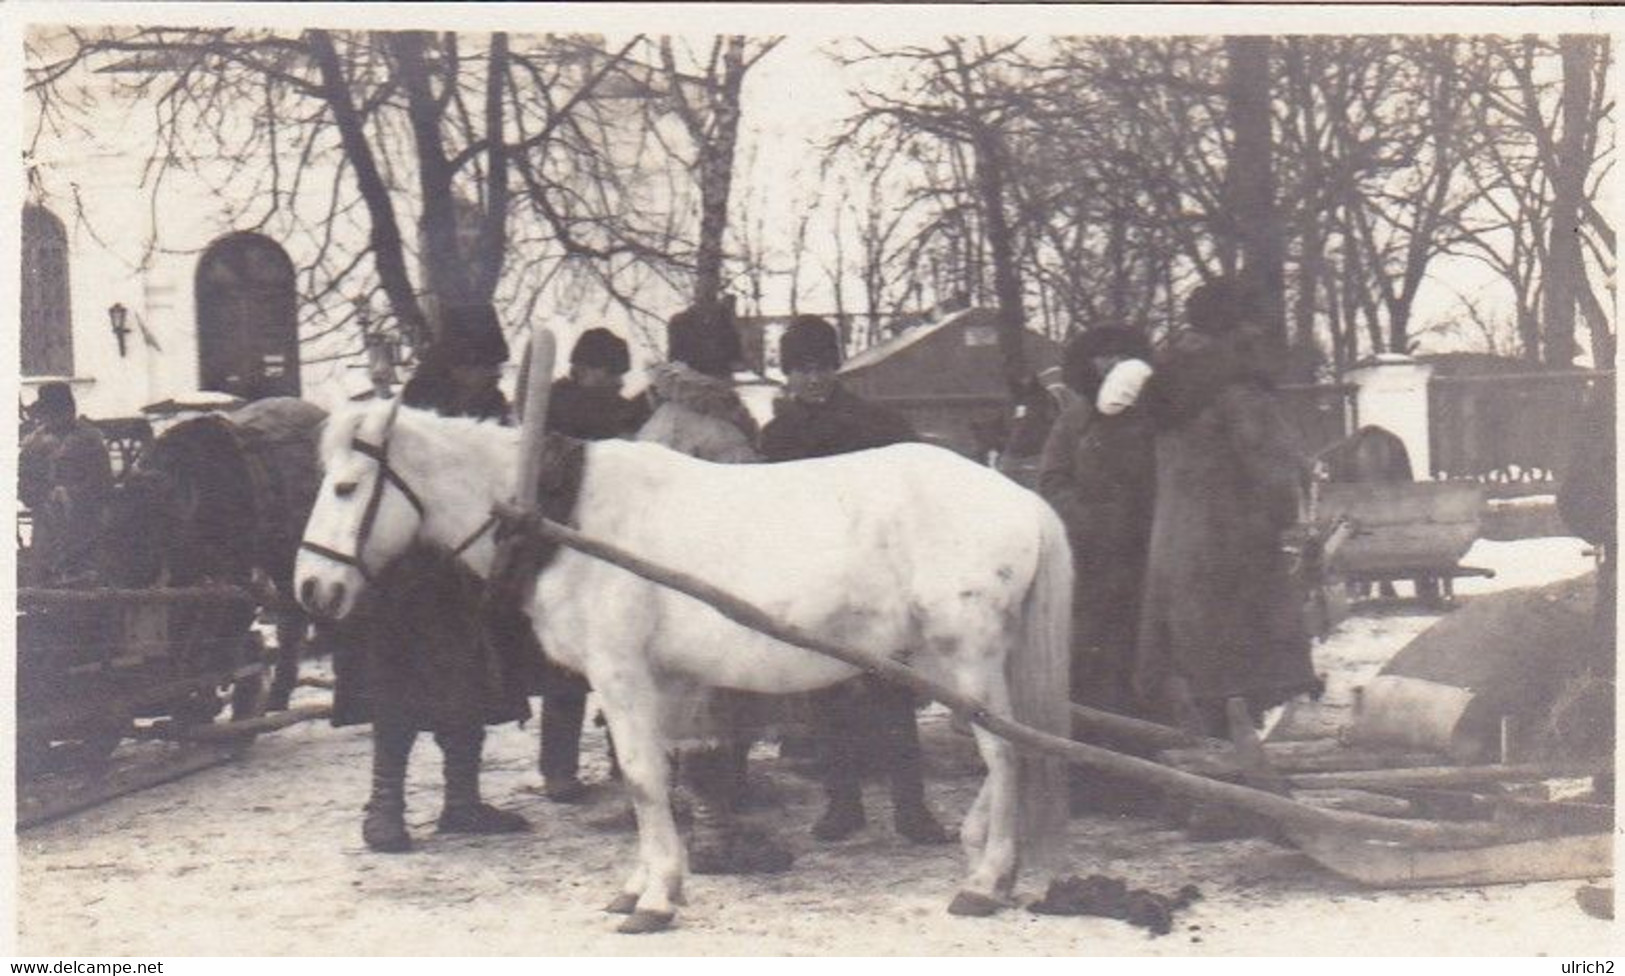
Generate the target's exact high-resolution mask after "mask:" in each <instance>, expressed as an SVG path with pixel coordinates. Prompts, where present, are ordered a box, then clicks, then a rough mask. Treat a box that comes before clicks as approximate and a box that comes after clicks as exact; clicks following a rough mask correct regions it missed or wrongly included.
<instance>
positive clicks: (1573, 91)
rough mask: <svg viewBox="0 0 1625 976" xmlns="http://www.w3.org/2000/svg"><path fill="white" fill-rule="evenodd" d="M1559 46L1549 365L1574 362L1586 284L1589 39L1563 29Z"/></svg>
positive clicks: (1549, 277)
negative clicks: (1583, 222) (1577, 316)
mask: <svg viewBox="0 0 1625 976" xmlns="http://www.w3.org/2000/svg"><path fill="white" fill-rule="evenodd" d="M1560 44H1561V47H1562V52H1563V135H1562V139H1561V141H1560V143H1559V145H1558V154H1557V172H1555V173H1554V174H1552V224H1551V230H1552V237H1551V247H1550V249H1549V250H1548V252H1547V254H1548V257H1547V264H1546V304H1545V315H1544V316H1543V322H1542V326H1543V330H1544V332H1545V336H1544V337H1543V338H1544V343H1543V345H1544V347H1545V348H1544V353H1545V355H1544V359H1545V361H1546V364H1547V365H1548V366H1559V367H1566V366H1570V365H1573V363H1574V356H1575V353H1576V352H1578V348H1577V347H1576V345H1575V341H1574V310H1575V305H1576V303H1577V302H1578V300H1579V293H1580V289H1582V288H1584V287H1585V273H1586V271H1585V256H1584V254H1583V253H1582V251H1581V247H1580V233H1581V231H1580V210H1581V206H1582V203H1583V198H1584V196H1585V175H1586V170H1587V169H1589V168H1590V165H1589V164H1590V160H1588V159H1587V158H1586V154H1585V152H1584V147H1585V145H1586V143H1587V135H1588V133H1587V129H1588V123H1587V110H1588V108H1589V106H1590V104H1591V69H1592V61H1593V58H1594V53H1593V52H1594V42H1593V41H1592V39H1591V38H1589V37H1585V36H1582V35H1575V34H1566V35H1564V36H1563V37H1562V39H1561V41H1560Z"/></svg>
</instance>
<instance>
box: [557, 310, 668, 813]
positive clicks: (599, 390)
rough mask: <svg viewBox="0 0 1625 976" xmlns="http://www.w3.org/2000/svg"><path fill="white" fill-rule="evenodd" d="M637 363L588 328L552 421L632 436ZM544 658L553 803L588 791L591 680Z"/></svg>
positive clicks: (561, 385)
mask: <svg viewBox="0 0 1625 976" xmlns="http://www.w3.org/2000/svg"><path fill="white" fill-rule="evenodd" d="M631 368H632V359H631V355H630V352H629V350H628V349H627V346H626V342H625V341H623V340H622V339H621V338H620V337H619V336H617V335H616V334H615V333H613V332H611V331H609V330H608V329H588V330H587V331H585V332H583V333H581V337H580V338H579V339H577V340H576V344H575V347H574V348H573V349H571V350H570V375H569V376H566V377H565V378H564V379H561V380H559V381H558V382H557V383H554V384H553V390H552V393H550V394H549V395H548V400H547V426H548V429H549V430H553V431H557V432H558V433H560V434H563V435H565V436H566V437H577V438H580V439H581V440H588V441H599V440H608V439H610V438H614V437H631V436H633V435H635V434H636V433H637V431H638V428H639V427H640V426H642V424H643V421H644V420H645V419H646V414H645V411H644V410H642V409H640V408H641V405H642V404H641V402H634V401H631V400H628V399H626V398H625V397H623V396H621V384H622V382H623V381H624V380H625V379H626V373H627V371H628V370H629V369H631ZM543 653H544V658H543V662H542V671H541V681H540V683H541V691H542V731H541V740H542V742H541V746H542V748H541V757H540V759H539V761H538V766H539V768H540V770H541V773H542V792H543V795H545V796H546V797H547V798H548V799H549V800H552V801H553V802H554V803H574V802H577V801H579V800H581V799H582V798H584V797H585V796H586V786H585V785H584V784H583V783H582V782H581V780H580V778H579V773H580V766H581V723H582V720H583V719H584V718H585V717H586V713H587V692H588V690H589V689H588V687H587V681H586V679H585V678H583V677H581V675H579V674H576V673H575V672H574V671H571V670H569V669H568V668H564V667H561V666H559V665H557V664H555V663H553V660H552V658H550V657H546V656H545V653H546V648H543Z"/></svg>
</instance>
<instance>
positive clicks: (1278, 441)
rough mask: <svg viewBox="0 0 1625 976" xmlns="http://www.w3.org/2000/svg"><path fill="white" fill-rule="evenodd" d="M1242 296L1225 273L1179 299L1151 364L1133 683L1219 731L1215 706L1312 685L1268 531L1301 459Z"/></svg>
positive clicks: (1290, 492)
mask: <svg viewBox="0 0 1625 976" xmlns="http://www.w3.org/2000/svg"><path fill="white" fill-rule="evenodd" d="M1252 307H1253V306H1252V301H1251V295H1250V292H1249V291H1248V290H1246V289H1245V288H1243V287H1242V286H1240V285H1239V284H1238V283H1237V282H1236V281H1235V280H1234V279H1231V278H1219V279H1216V280H1214V281H1211V282H1208V283H1206V284H1204V285H1202V286H1201V287H1199V288H1197V289H1196V291H1195V292H1194V293H1193V294H1192V295H1191V297H1190V299H1189V301H1188V302H1187V303H1186V306H1185V308H1186V316H1187V318H1188V320H1189V322H1190V328H1189V329H1187V330H1185V331H1183V332H1181V333H1179V334H1178V335H1176V336H1175V337H1174V339H1173V341H1172V342H1171V344H1170V346H1169V348H1168V349H1167V350H1166V354H1165V355H1164V356H1163V357H1162V359H1161V360H1160V361H1159V362H1158V363H1157V364H1156V373H1155V375H1153V376H1152V377H1151V380H1150V383H1149V384H1148V386H1147V390H1146V396H1147V399H1148V401H1149V402H1148V406H1149V407H1150V408H1151V419H1152V423H1153V426H1154V429H1155V432H1156V510H1155V514H1154V515H1153V517H1152V524H1151V542H1150V553H1149V558H1148V564H1147V568H1146V591H1145V604H1144V609H1143V611H1142V613H1141V621H1140V635H1139V660H1138V661H1137V663H1136V673H1135V684H1136V687H1137V688H1138V689H1139V692H1140V694H1141V695H1142V697H1144V698H1145V699H1146V700H1147V701H1148V702H1152V703H1154V704H1155V705H1156V706H1157V707H1158V708H1159V710H1161V711H1163V713H1164V716H1165V718H1166V719H1168V720H1171V721H1172V722H1174V723H1175V724H1180V725H1183V726H1185V727H1187V728H1190V729H1191V730H1192V731H1198V732H1201V733H1204V734H1207V735H1220V736H1223V735H1224V734H1225V729H1226V720H1225V702H1226V700H1227V699H1230V698H1232V697H1239V698H1242V699H1244V700H1245V701H1246V704H1247V707H1248V710H1249V712H1250V713H1251V714H1252V715H1253V717H1254V720H1255V721H1256V720H1257V718H1258V717H1259V716H1260V715H1262V713H1263V711H1264V710H1265V709H1267V708H1270V707H1271V706H1274V705H1278V704H1280V703H1282V702H1285V701H1287V700H1288V699H1290V698H1293V697H1294V696H1296V695H1298V694H1300V693H1303V692H1318V690H1319V688H1320V681H1319V680H1318V679H1317V678H1316V676H1315V673H1314V670H1313V668H1312V667H1311V666H1310V658H1309V637H1308V634H1307V632H1306V631H1305V629H1304V622H1303V614H1302V612H1301V611H1302V602H1301V600H1300V595H1299V593H1298V591H1297V589H1296V587H1295V585H1294V584H1293V582H1292V580H1291V577H1290V567H1289V564H1288V558H1287V554H1286V552H1285V551H1284V550H1283V548H1282V533H1283V532H1285V531H1286V530H1287V529H1288V528H1290V527H1291V526H1292V525H1293V524H1294V523H1295V522H1296V521H1297V519H1298V514H1299V505H1300V499H1301V497H1302V493H1303V490H1304V487H1305V486H1306V483H1307V474H1308V466H1307V464H1306V462H1305V459H1304V458H1303V456H1302V455H1301V454H1300V453H1299V451H1298V450H1297V447H1296V443H1295V439H1294V437H1293V435H1292V432H1291V429H1290V428H1289V427H1288V426H1287V424H1286V422H1285V419H1284V418H1283V417H1282V416H1281V413H1280V411H1279V408H1278V405H1277V404H1276V401H1275V395H1274V392H1273V390H1274V387H1273V385H1272V383H1271V380H1270V379H1269V377H1268V375H1267V374H1266V372H1265V371H1264V368H1263V365H1262V364H1263V362H1264V353H1263V344H1262V339H1261V337H1260V336H1259V335H1258V334H1257V333H1256V332H1255V331H1254V330H1253V329H1252V328H1250V323H1251V321H1252V318H1253V316H1252Z"/></svg>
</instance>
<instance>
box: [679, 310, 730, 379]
mask: <svg viewBox="0 0 1625 976" xmlns="http://www.w3.org/2000/svg"><path fill="white" fill-rule="evenodd" d="M666 358H667V359H669V360H671V361H672V362H674V363H684V364H686V365H687V366H688V367H689V368H690V369H692V370H695V371H697V372H701V373H704V374H705V375H707V376H715V377H717V378H718V379H731V378H732V377H733V372H734V364H735V363H738V362H739V359H740V343H739V331H738V329H736V328H735V327H734V317H733V314H732V311H731V309H730V308H729V307H728V306H727V305H722V306H720V307H718V308H717V309H715V310H714V311H713V312H712V313H711V314H709V315H707V314H705V313H703V312H702V311H701V310H700V309H699V308H698V307H695V306H691V307H689V308H685V309H683V310H682V311H681V312H678V313H677V314H676V315H673V316H672V317H671V321H670V322H669V323H668V324H667V326H666Z"/></svg>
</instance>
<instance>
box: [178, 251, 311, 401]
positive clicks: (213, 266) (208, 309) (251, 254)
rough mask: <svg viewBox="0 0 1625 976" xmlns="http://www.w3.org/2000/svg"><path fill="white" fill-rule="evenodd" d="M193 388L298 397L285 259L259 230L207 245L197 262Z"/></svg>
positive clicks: (294, 313)
mask: <svg viewBox="0 0 1625 976" xmlns="http://www.w3.org/2000/svg"><path fill="white" fill-rule="evenodd" d="M197 320H198V321H197V330H198V336H197V339H198V371H199V383H198V385H199V388H201V389H204V390H218V391H220V392H222V393H231V394H234V395H236V396H240V397H242V398H244V399H246V400H257V399H259V398H261V397H268V396H298V395H299V393H300V386H299V316H298V308H297V300H296V295H295V291H294V277H293V262H291V261H289V260H288V254H287V252H286V251H284V250H282V247H281V246H280V245H278V244H277V243H276V242H275V241H273V240H271V239H270V238H268V237H264V236H262V235H259V234H251V233H239V234H232V235H230V236H229V237H222V238H221V239H220V240H218V241H215V242H214V243H213V244H211V245H209V249H208V250H207V251H205V252H203V257H202V259H201V260H199V261H198V267H197Z"/></svg>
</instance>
